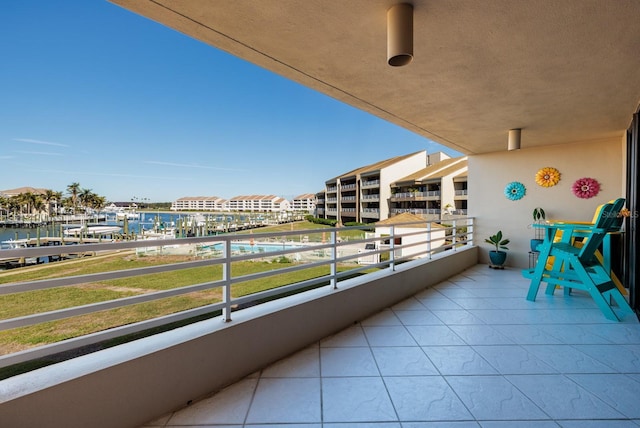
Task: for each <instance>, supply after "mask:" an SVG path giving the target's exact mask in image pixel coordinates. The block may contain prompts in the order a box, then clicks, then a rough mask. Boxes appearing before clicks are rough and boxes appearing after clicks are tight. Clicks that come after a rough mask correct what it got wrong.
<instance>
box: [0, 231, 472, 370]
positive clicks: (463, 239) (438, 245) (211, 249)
mask: <svg viewBox="0 0 640 428" xmlns="http://www.w3.org/2000/svg"><path fill="white" fill-rule="evenodd" d="M436 223H438V224H441V225H442V226H444V227H437V228H432V225H433V224H436ZM416 224H420V225H422V226H424V227H422V228H416V227H415V225H416ZM473 224H474V223H473V218H460V219H455V220H449V221H448V223H442V222H440V221H425V222H413V223H403V224H397V225H393V226H391V227H390V229H391V231H390V233H389V234H388V235H385V236H384V237H375V236H374V237H366V238H359V239H354V238H353V235H354V234H358V233H359V234H360V236H366V235H365V233H364V232H365V231H371V227H370V226H353V227H341V228H329V229H312V230H302V231H300V230H298V231H286V232H270V233H251V234H248V233H245V234H225V235H217V236H206V237H196V238H182V239H154V240H137V241H125V242H109V243H96V244H79V245H56V246H41V247H31V248H19V249H11V250H2V251H0V260H5V261H6V260H8V259H16V260H22V261H28V260H34V259H38V258H43V257H65V256H69V255H70V254H75V255H77V256H78V257H79V256H82V255H93V256H95V255H109V254H120V253H123V254H125V255H126V256H127V257H147V256H154V257H156V258H160V259H161V258H162V257H164V256H169V257H167V258H168V262H167V263H165V264H160V265H153V266H147V267H138V268H133V269H123V270H115V271H105V272H96V273H87V274H82V275H75V276H65V277H62V278H51V279H34V280H26V281H23V282H11V283H5V284H2V285H0V296H6V297H4V298H5V299H7V298H9V299H11V298H12V297H15V298H16V299H20V298H21V297H22V295H23V293H34V292H38V291H45V290H51V289H53V288H57V287H61V288H66V287H74V286H78V285H83V286H85V287H86V286H87V284H90V285H91V286H92V287H103V286H104V281H114V280H123V279H129V280H130V281H131V283H132V284H133V285H134V286H135V285H136V284H137V283H136V282H135V281H136V277H141V276H143V275H149V274H171V273H174V272H180V271H183V270H185V269H193V268H202V267H211V266H221V268H222V277H221V278H211V280H208V281H204V282H200V283H196V284H187V285H183V286H176V287H175V288H168V289H160V290H153V289H149V290H145V292H143V293H141V294H136V295H130V296H128V297H121V298H116V299H113V300H100V301H96V302H93V303H89V304H82V305H80V306H71V307H62V308H57V309H53V310H44V311H42V312H34V313H28V314H23V315H20V316H14V317H11V318H4V319H0V331H4V330H9V329H14V328H22V327H28V326H34V325H36V324H41V323H44V322H51V321H59V320H64V319H69V318H71V317H76V316H81V315H87V314H94V313H96V312H98V311H105V310H110V309H117V308H126V307H129V306H131V305H134V304H139V303H149V302H155V301H158V300H159V299H164V298H167V297H173V296H184V295H186V294H187V293H193V292H202V291H206V290H214V289H219V290H220V295H221V299H220V301H219V302H215V303H210V304H205V305H203V306H200V307H196V308H193V309H189V310H184V311H181V312H176V313H173V314H169V315H163V316H160V317H157V318H151V319H147V320H144V321H139V322H134V323H132V324H127V325H121V326H115V327H112V328H108V329H107V330H104V331H99V332H94V333H90V334H87V335H84V336H79V337H75V338H71V339H67V340H62V341H60V342H57V343H52V344H48V345H44V346H40V347H37V348H32V349H28V350H25V351H21V352H16V353H12V354H7V355H2V356H0V367H6V366H9V365H12V364H16V363H20V362H25V361H29V360H32V359H35V358H40V357H43V356H46V355H51V354H55V353H59V352H63V351H68V350H71V349H75V348H79V347H81V346H86V345H90V344H94V343H97V342H101V341H104V340H108V339H112V338H115V337H120V336H124V335H128V334H131V333H136V332H140V331H144V330H148V329H150V328H154V327H158V326H162V325H166V324H169V323H173V322H176V321H182V320H185V319H189V318H193V317H196V316H200V315H203V314H209V313H213V312H216V311H217V312H219V313H221V315H220V317H221V319H222V320H223V321H226V322H229V321H231V320H232V316H231V314H232V308H235V307H242V305H248V304H251V305H254V304H258V303H260V302H262V301H265V300H266V299H273V298H277V297H278V296H282V295H284V294H290V293H292V292H296V291H299V290H302V289H308V288H309V287H319V286H322V285H323V284H326V285H328V286H329V287H332V288H337V287H338V284H339V282H340V281H341V280H343V279H346V278H349V277H352V276H354V275H355V274H358V275H361V274H365V273H366V272H364V271H365V270H369V269H373V268H377V269H391V270H393V269H394V266H395V265H396V264H397V263H400V262H404V261H409V260H412V259H418V258H427V259H430V258H432V257H433V256H434V255H436V254H438V253H446V252H447V251H456V249H457V248H459V247H460V246H466V245H473ZM403 226H413V227H406V228H403ZM385 233H386V232H385ZM367 235H371V233H370V232H369V233H368V234H367ZM310 237H311V238H310ZM295 239H298V240H295ZM395 242H404V243H405V244H404V245H399V244H394V243H395ZM366 244H373V247H374V248H375V250H365V248H366V247H367V245H366ZM265 247H268V250H267V249H265ZM260 248H262V249H263V250H262V251H261V250H260ZM184 254H188V255H190V258H189V260H187V261H179V262H175V261H173V260H174V259H175V257H176V255H184ZM171 256H173V257H171ZM372 256H374V257H373V260H374V261H373V262H371V259H372ZM282 257H286V258H287V259H290V260H292V261H293V262H291V263H283V264H282V265H281V266H282V267H280V265H278V266H279V267H280V268H278V269H270V270H267V271H262V272H256V273H250V274H245V275H241V276H234V275H233V269H232V265H233V264H234V263H237V262H246V261H259V262H265V261H271V262H272V263H273V262H274V261H276V260H278V259H281V258H282ZM89 259H91V257H90V258H89ZM57 263H61V264H62V263H63V262H53V263H52V265H53V264H57ZM321 266H328V267H329V272H330V273H328V274H326V275H323V276H316V277H311V278H310V279H304V280H301V281H300V282H297V283H293V284H285V285H282V286H276V287H275V288H271V289H265V290H262V291H258V292H253V293H251V294H246V295H243V296H239V297H233V296H232V289H234V286H237V285H238V284H240V283H245V282H247V281H252V280H262V279H266V278H270V277H273V276H277V275H284V274H288V273H293V272H297V271H303V270H305V269H312V268H317V267H321ZM339 267H341V270H340V269H339ZM13 272H16V270H12V271H11V273H13ZM0 278H1V275H0ZM140 281H141V280H140ZM7 295H8V296H7ZM31 298H35V297H33V295H31ZM5 301H6V300H5ZM0 313H2V312H0Z"/></svg>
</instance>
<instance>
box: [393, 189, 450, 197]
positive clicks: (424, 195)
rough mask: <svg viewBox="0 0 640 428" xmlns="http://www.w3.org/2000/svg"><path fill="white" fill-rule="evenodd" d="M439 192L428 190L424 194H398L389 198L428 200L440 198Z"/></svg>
mask: <svg viewBox="0 0 640 428" xmlns="http://www.w3.org/2000/svg"><path fill="white" fill-rule="evenodd" d="M440 194H441V192H440V191H439V190H429V191H425V192H398V193H394V194H393V195H392V196H391V197H392V198H395V199H415V198H428V197H436V196H440Z"/></svg>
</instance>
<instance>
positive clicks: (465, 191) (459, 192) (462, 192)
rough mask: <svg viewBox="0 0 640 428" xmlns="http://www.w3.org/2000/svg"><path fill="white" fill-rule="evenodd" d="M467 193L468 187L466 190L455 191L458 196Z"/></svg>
mask: <svg viewBox="0 0 640 428" xmlns="http://www.w3.org/2000/svg"><path fill="white" fill-rule="evenodd" d="M467 194H468V191H467V189H464V190H456V191H455V195H456V196H463V195H467Z"/></svg>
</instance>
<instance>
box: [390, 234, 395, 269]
mask: <svg viewBox="0 0 640 428" xmlns="http://www.w3.org/2000/svg"><path fill="white" fill-rule="evenodd" d="M389 235H390V236H391V239H389V262H390V263H389V267H390V268H391V270H392V271H395V270H396V264H395V259H396V255H395V250H394V248H395V247H394V243H395V242H394V241H395V240H396V237H395V235H396V229H395V226H393V225H391V227H390V228H389Z"/></svg>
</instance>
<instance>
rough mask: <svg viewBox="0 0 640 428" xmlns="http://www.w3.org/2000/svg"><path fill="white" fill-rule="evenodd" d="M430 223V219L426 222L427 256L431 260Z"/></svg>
mask: <svg viewBox="0 0 640 428" xmlns="http://www.w3.org/2000/svg"><path fill="white" fill-rule="evenodd" d="M431 225H432V223H431V222H430V221H428V222H427V258H428V259H429V260H431Z"/></svg>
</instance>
